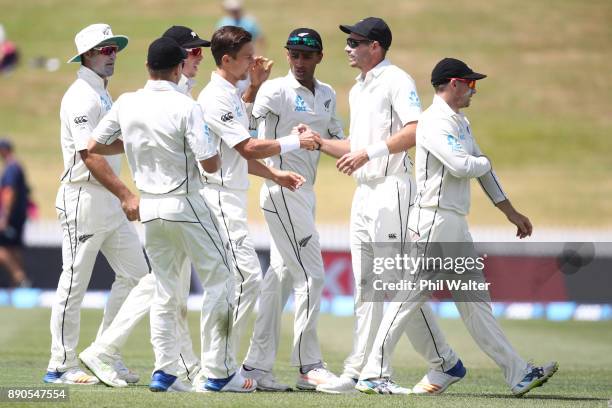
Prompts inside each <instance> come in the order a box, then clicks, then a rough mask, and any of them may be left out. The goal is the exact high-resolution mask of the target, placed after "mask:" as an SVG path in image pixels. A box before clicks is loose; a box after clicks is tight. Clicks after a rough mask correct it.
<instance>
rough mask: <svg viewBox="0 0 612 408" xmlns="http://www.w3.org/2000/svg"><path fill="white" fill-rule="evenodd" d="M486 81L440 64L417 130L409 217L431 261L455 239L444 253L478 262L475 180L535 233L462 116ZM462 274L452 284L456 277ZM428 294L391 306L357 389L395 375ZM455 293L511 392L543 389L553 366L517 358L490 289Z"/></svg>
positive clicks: (474, 276) (520, 226)
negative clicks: (397, 355) (472, 223)
mask: <svg viewBox="0 0 612 408" xmlns="http://www.w3.org/2000/svg"><path fill="white" fill-rule="evenodd" d="M485 77H486V75H483V74H479V73H477V72H474V71H472V69H470V68H469V67H468V66H467V65H466V64H465V63H464V62H462V61H460V60H457V59H454V58H445V59H443V60H441V61H440V62H439V63H438V64H437V65H436V67H435V68H434V69H433V72H432V75H431V83H432V85H433V86H434V89H435V91H436V95H435V96H434V101H433V104H432V105H431V106H430V107H429V108H428V109H427V110H426V111H425V112H424V113H423V115H421V118H420V119H419V124H418V127H417V136H416V181H417V186H418V188H417V198H416V201H415V206H416V208H415V209H414V210H413V211H412V212H411V214H410V220H409V228H410V230H411V231H412V232H413V234H414V242H415V243H416V244H417V246H418V247H419V251H420V252H421V251H422V252H423V254H421V253H420V252H419V254H418V255H423V256H424V257H427V256H431V255H430V252H431V250H432V246H430V244H431V243H449V242H454V243H463V244H461V247H460V248H457V246H458V245H455V248H451V245H450V244H441V245H444V246H445V247H446V249H444V250H445V251H448V252H449V253H456V255H458V256H462V257H465V256H467V257H471V258H472V259H476V257H477V255H476V252H475V250H474V247H473V245H472V237H471V235H470V232H469V230H468V225H467V222H466V219H465V217H466V215H467V214H468V211H469V207H470V180H471V179H472V178H477V179H478V182H479V183H480V185H481V187H482V189H483V190H484V191H485V193H486V194H487V196H488V197H489V198H490V199H491V201H492V202H493V204H494V205H495V206H496V207H497V208H499V209H500V210H501V211H502V212H503V213H504V215H506V217H507V218H508V220H509V221H510V222H511V223H512V224H514V225H516V227H517V232H516V235H517V237H519V238H525V237H527V236H529V235H531V232H532V229H533V228H532V225H531V222H530V221H529V219H528V218H527V217H525V216H524V215H522V214H521V213H519V212H518V211H516V210H515V209H514V207H513V206H512V204H511V203H510V201H509V200H508V198H507V196H506V194H505V193H504V191H503V190H502V188H501V185H500V182H499V180H498V178H497V176H496V175H495V172H494V171H493V169H492V167H491V163H490V161H489V159H488V158H487V157H486V156H484V155H483V154H482V152H481V151H480V148H479V147H478V144H477V143H476V140H475V139H474V137H473V135H472V131H471V128H470V122H469V121H468V120H467V118H466V117H465V115H464V114H463V113H461V111H460V110H461V109H462V108H466V107H468V106H469V105H470V100H471V97H472V96H473V95H474V94H475V93H476V81H477V80H480V79H483V78H485ZM418 244H420V245H418ZM420 248H423V249H422V250H421V249H420ZM457 251H459V252H458V253H457ZM433 273H435V272H430V271H428V270H422V269H421V270H418V271H417V273H416V274H415V275H414V276H416V277H422V278H426V277H428V276H429V279H431V278H432V277H433V275H432V274H433ZM457 276H458V275H455V277H453V279H459V278H458V277H457ZM461 276H462V277H467V279H471V280H473V281H475V282H480V283H484V282H485V279H484V275H483V273H482V269H480V270H479V269H477V268H474V270H471V271H468V272H463V273H462V275H461ZM417 279H418V278H417ZM461 292H463V293H461ZM430 293H431V292H430V291H428V290H426V289H421V288H420V287H419V286H417V287H416V289H414V290H410V291H406V293H405V294H403V295H402V296H403V297H404V300H403V301H398V302H393V303H391V305H390V307H389V309H388V310H387V312H386V313H385V317H384V319H383V321H382V323H381V325H380V329H379V332H378V336H377V337H376V341H375V342H374V347H373V349H372V353H371V354H370V357H369V359H368V363H367V365H366V367H365V368H364V369H363V371H362V372H361V381H359V384H358V385H357V388H358V389H360V390H362V391H365V392H368V393H371V392H375V390H376V385H375V382H376V380H374V381H372V379H378V378H380V377H388V376H390V375H391V369H390V357H391V356H392V354H393V350H394V348H395V345H396V344H397V342H398V340H399V338H400V336H401V333H402V332H404V331H405V330H406V329H408V330H412V328H410V327H408V326H407V324H406V322H407V321H408V319H409V318H410V316H411V315H413V314H415V313H418V310H419V307H420V306H421V305H422V304H423V302H425V301H427V299H428V298H429V295H430ZM451 293H452V294H453V298H454V299H455V301H456V302H455V303H456V305H457V309H458V310H459V313H460V314H461V318H462V319H463V322H464V324H465V326H466V327H467V329H468V331H469V332H470V334H471V335H472V337H473V338H474V340H475V341H476V343H477V344H478V346H479V347H480V348H481V349H482V351H484V352H485V353H486V354H487V355H488V356H489V357H491V359H493V360H494V361H495V362H496V363H497V365H498V366H499V367H500V368H501V369H502V372H503V374H504V378H505V380H506V383H507V384H508V386H509V387H510V389H511V392H512V393H513V394H514V395H517V396H521V395H523V394H525V393H527V392H528V391H530V390H531V389H533V388H534V387H538V386H540V385H542V384H543V383H544V382H546V381H547V380H548V378H550V377H551V376H552V375H553V374H554V373H555V372H556V371H557V368H558V364H557V363H556V362H551V363H548V364H546V365H544V366H542V367H536V366H533V365H532V364H530V363H526V362H525V360H523V359H522V358H521V357H520V356H519V355H518V353H517V352H516V350H514V348H513V347H512V345H511V344H510V342H509V341H508V339H507V337H506V336H505V334H504V333H503V331H502V329H501V327H500V326H499V323H498V322H497V321H496V320H495V317H494V316H493V312H492V309H491V305H490V303H489V296H488V290H485V291H484V296H481V294H480V293H478V292H475V293H474V292H471V291H454V292H453V291H451ZM415 334H416V335H421V336H422V337H423V340H424V341H427V340H429V338H428V337H427V336H426V335H425V333H415ZM440 380H441V381H440ZM458 380H460V377H456V378H455V379H454V380H453V381H448V379H446V378H439V375H437V373H435V372H433V373H428V375H426V376H425V377H424V378H423V380H422V381H421V382H420V383H419V384H417V385H416V386H415V387H414V392H415V393H433V394H438V393H440V392H442V391H444V389H446V388H447V387H448V386H449V385H450V384H452V383H453V382H456V381H458Z"/></svg>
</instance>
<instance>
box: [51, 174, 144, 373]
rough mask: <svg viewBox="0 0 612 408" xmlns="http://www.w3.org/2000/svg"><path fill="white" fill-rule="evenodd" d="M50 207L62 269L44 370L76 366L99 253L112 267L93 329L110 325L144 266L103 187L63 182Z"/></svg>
mask: <svg viewBox="0 0 612 408" xmlns="http://www.w3.org/2000/svg"><path fill="white" fill-rule="evenodd" d="M55 207H56V210H57V214H58V218H59V221H60V223H61V225H62V232H63V240H62V273H61V275H60V277H59V282H58V285H57V292H56V296H55V300H54V303H53V307H52V310H51V324H50V327H51V359H50V360H49V365H48V371H60V372H64V371H66V370H68V369H70V368H72V367H77V366H78V360H77V345H78V342H79V331H80V318H81V303H82V302H83V297H84V296H85V292H86V291H87V286H88V285H89V280H90V278H91V273H92V271H93V267H94V264H95V261H96V257H97V256H98V252H102V254H103V255H104V257H105V258H106V260H107V261H108V263H109V264H110V266H111V268H112V269H113V271H114V272H115V281H114V282H113V285H112V287H111V291H110V294H109V296H108V300H107V302H106V307H105V309H104V318H103V319H102V324H101V325H100V329H99V331H98V334H100V333H103V332H104V330H105V329H106V328H107V327H108V326H109V325H110V323H111V322H112V320H113V319H114V317H115V315H116V314H117V311H118V310H119V308H120V307H121V304H122V303H123V301H124V300H125V298H126V297H127V296H128V293H129V292H130V290H131V289H132V288H133V287H134V286H135V285H136V284H137V283H138V280H139V279H140V278H142V277H143V276H145V275H146V274H147V272H148V270H149V267H148V266H147V262H146V260H145V257H144V254H143V252H142V248H141V246H140V240H139V239H138V234H137V233H136V230H135V229H134V226H133V225H132V224H131V223H130V222H129V221H128V220H127V218H126V217H125V214H124V213H123V211H122V209H121V204H120V202H119V200H118V199H117V198H116V197H115V196H114V195H112V194H111V193H110V192H109V191H108V190H106V189H105V188H104V187H102V186H99V185H96V184H92V183H88V182H83V183H71V184H62V185H61V186H60V189H59V191H58V193H57V196H56V201H55Z"/></svg>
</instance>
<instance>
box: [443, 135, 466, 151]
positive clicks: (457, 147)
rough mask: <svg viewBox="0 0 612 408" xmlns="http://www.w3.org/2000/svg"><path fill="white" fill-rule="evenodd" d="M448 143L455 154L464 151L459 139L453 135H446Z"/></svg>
mask: <svg viewBox="0 0 612 408" xmlns="http://www.w3.org/2000/svg"><path fill="white" fill-rule="evenodd" d="M446 142H447V143H448V146H449V147H450V149H451V150H452V151H453V152H459V151H461V150H463V146H461V143H459V141H458V140H457V138H456V137H455V136H453V135H446Z"/></svg>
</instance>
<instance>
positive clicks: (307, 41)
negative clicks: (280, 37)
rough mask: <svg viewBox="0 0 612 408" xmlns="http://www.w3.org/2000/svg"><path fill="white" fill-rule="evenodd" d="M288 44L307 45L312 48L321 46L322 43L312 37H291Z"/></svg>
mask: <svg viewBox="0 0 612 408" xmlns="http://www.w3.org/2000/svg"><path fill="white" fill-rule="evenodd" d="M287 45H305V46H307V47H312V48H321V43H320V42H319V41H317V40H316V39H315V38H312V37H289V39H288V40H287Z"/></svg>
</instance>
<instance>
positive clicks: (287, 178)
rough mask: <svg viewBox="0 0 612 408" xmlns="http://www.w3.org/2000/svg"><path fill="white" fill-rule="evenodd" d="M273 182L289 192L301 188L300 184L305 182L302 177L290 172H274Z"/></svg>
mask: <svg viewBox="0 0 612 408" xmlns="http://www.w3.org/2000/svg"><path fill="white" fill-rule="evenodd" d="M273 181H274V182H275V183H276V184H278V185H279V186H281V187H285V188H288V189H289V190H291V191H295V190H297V189H298V188H300V187H302V184H304V182H305V181H306V179H305V178H304V176H301V175H299V174H297V173H294V172H292V171H285V170H276V171H275V172H274V178H273Z"/></svg>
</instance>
